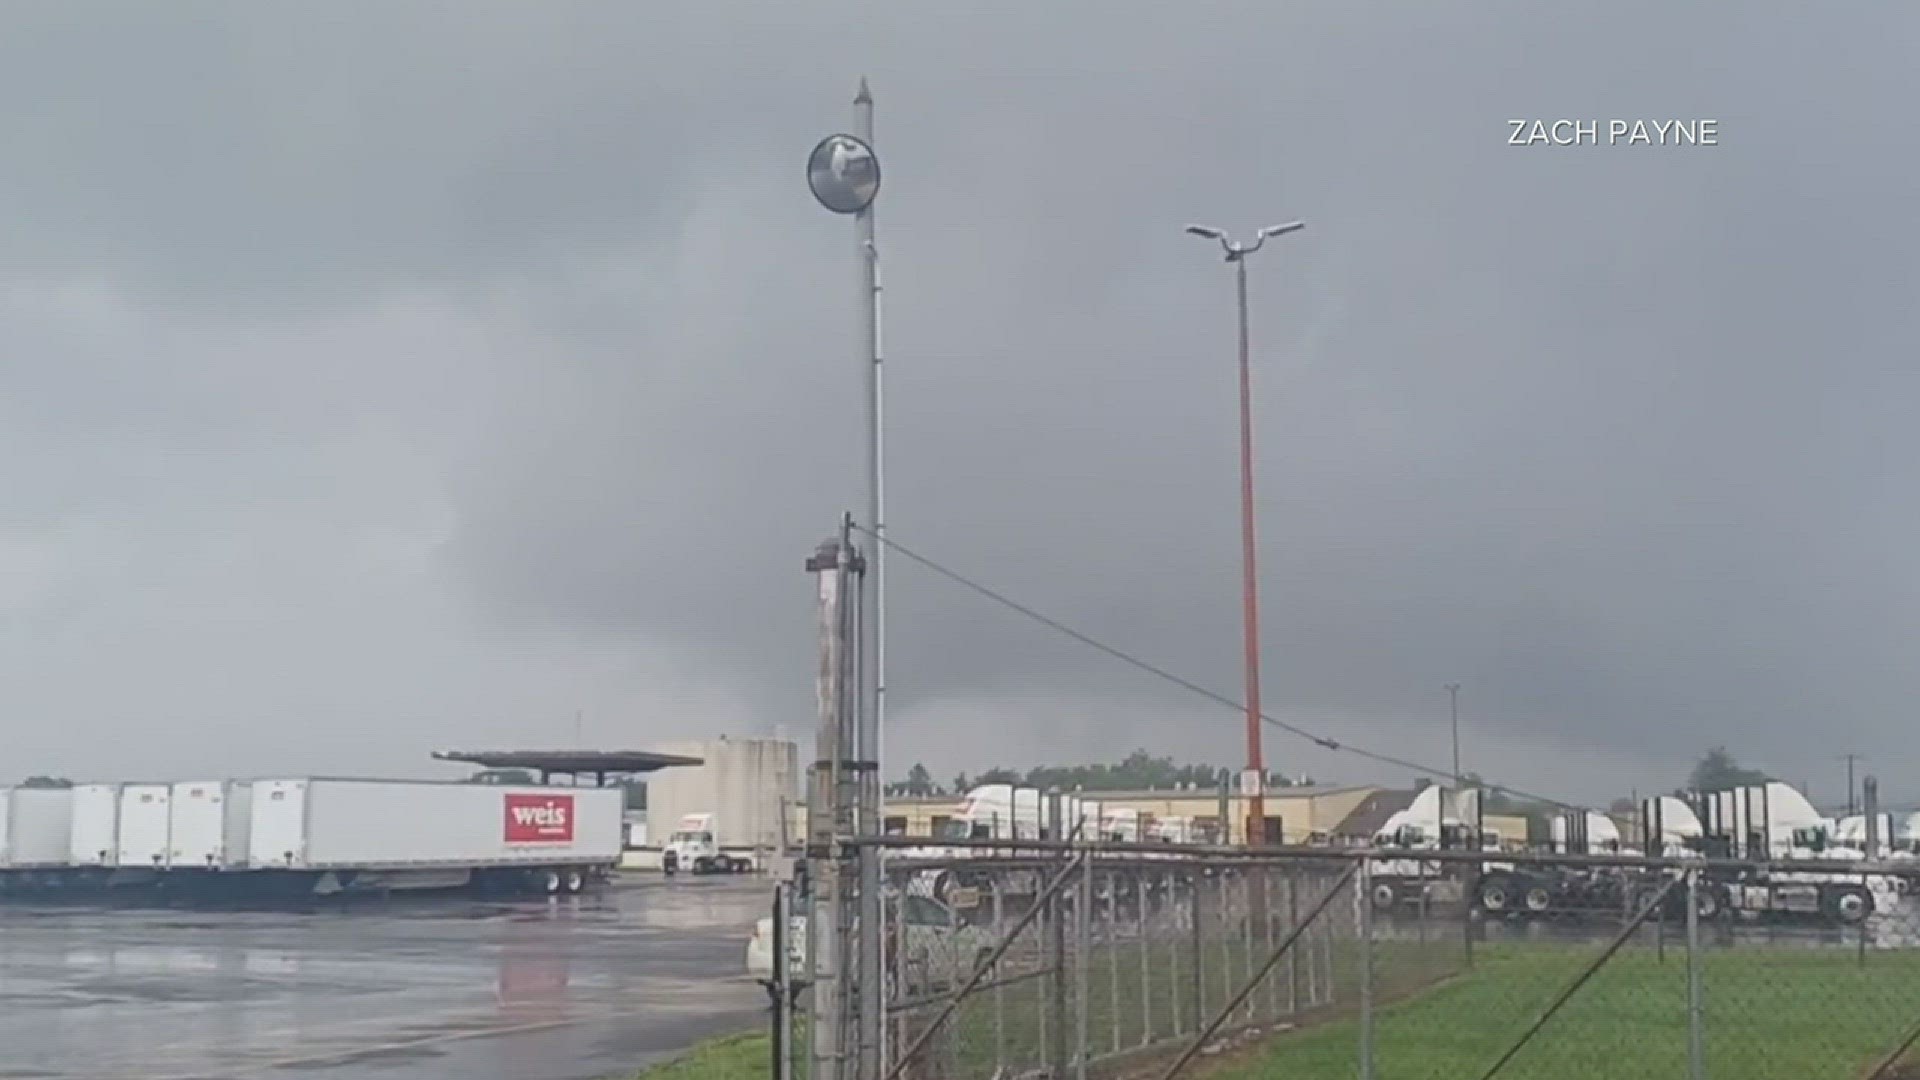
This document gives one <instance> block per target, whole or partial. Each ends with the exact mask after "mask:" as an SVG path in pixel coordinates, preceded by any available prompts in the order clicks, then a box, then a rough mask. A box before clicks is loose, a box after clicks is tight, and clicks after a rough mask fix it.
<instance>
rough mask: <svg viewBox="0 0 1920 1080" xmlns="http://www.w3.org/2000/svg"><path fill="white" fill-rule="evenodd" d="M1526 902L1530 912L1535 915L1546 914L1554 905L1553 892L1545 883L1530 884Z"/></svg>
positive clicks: (1525, 897)
mask: <svg viewBox="0 0 1920 1080" xmlns="http://www.w3.org/2000/svg"><path fill="white" fill-rule="evenodd" d="M1524 902H1525V903H1526V905H1527V911H1528V912H1530V913H1532V914H1534V915H1545V914H1546V913H1547V911H1548V910H1549V909H1551V908H1552V907H1553V893H1552V892H1551V891H1549V890H1548V889H1547V887H1546V886H1545V885H1529V886H1527V891H1526V893H1525V896H1524Z"/></svg>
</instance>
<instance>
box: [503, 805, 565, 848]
mask: <svg viewBox="0 0 1920 1080" xmlns="http://www.w3.org/2000/svg"><path fill="white" fill-rule="evenodd" d="M572 840H573V796H571V795H509V796H507V843H509V844H564V843H568V842H570V841H572Z"/></svg>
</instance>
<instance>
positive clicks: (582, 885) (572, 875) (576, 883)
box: [562, 867, 587, 893]
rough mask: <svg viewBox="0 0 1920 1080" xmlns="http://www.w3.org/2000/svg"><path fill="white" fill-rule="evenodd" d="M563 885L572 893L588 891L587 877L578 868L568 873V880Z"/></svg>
mask: <svg viewBox="0 0 1920 1080" xmlns="http://www.w3.org/2000/svg"><path fill="white" fill-rule="evenodd" d="M562 884H564V885H565V886H566V887H567V891H568V892H570V893H582V892H585V891H587V875H586V874H584V873H582V872H581V871H580V869H579V868H578V867H575V868H574V869H572V870H569V871H567V874H566V878H565V880H564V881H563V882H562Z"/></svg>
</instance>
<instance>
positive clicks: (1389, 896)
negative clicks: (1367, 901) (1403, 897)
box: [1373, 881, 1400, 911]
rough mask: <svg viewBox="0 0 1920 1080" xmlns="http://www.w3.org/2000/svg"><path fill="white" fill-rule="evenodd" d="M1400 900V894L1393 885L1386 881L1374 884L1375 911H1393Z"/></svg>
mask: <svg viewBox="0 0 1920 1080" xmlns="http://www.w3.org/2000/svg"><path fill="white" fill-rule="evenodd" d="M1399 898H1400V896H1399V894H1398V893H1396V892H1394V890H1393V885H1392V883H1390V882H1385V881H1380V882H1375V883H1374V886H1373V909H1374V910H1375V911H1392V910H1393V903H1394V901H1395V900H1398V899H1399Z"/></svg>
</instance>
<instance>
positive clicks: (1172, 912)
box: [1165, 870, 1186, 1039]
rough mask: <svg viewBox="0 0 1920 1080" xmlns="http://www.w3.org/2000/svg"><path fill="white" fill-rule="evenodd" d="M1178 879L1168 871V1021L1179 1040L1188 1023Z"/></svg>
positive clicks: (1174, 1035)
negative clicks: (1182, 990) (1183, 1008)
mask: <svg viewBox="0 0 1920 1080" xmlns="http://www.w3.org/2000/svg"><path fill="white" fill-rule="evenodd" d="M1179 881H1180V879H1179V878H1178V877H1175V876H1174V873H1173V871H1171V870H1169V871H1167V893H1166V898H1165V904H1166V912H1167V1019H1168V1021H1169V1024H1168V1026H1169V1027H1171V1028H1172V1029H1173V1037H1174V1038H1176V1039H1177V1038H1179V1037H1180V1032H1181V1031H1182V1030H1183V1029H1184V1025H1185V1023H1186V1020H1185V1017H1184V1014H1183V1013H1182V1012H1181V1011H1180V890H1179Z"/></svg>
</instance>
